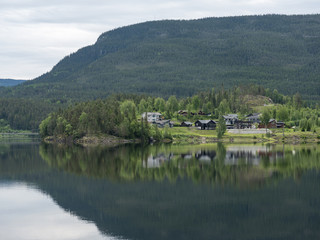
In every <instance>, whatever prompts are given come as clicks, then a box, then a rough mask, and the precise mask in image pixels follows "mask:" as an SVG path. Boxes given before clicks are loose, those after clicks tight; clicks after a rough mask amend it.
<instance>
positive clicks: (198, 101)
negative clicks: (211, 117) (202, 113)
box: [192, 95, 200, 112]
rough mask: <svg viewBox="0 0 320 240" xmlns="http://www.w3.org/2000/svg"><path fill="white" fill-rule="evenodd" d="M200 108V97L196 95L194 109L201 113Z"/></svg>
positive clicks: (193, 102) (193, 98) (193, 100)
mask: <svg viewBox="0 0 320 240" xmlns="http://www.w3.org/2000/svg"><path fill="white" fill-rule="evenodd" d="M199 107H200V99H199V96H198V95H195V96H193V97H192V108H193V110H195V111H196V112H197V111H199Z"/></svg>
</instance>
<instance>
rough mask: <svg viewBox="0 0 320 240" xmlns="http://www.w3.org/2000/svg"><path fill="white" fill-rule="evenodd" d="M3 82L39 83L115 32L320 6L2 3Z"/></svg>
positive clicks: (271, 2) (256, 1) (121, 0)
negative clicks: (64, 61) (164, 21)
mask: <svg viewBox="0 0 320 240" xmlns="http://www.w3.org/2000/svg"><path fill="white" fill-rule="evenodd" d="M0 6H1V8H0V25H1V31H0V56H1V58H0V64H1V65H0V78H6V77H10V78H28V79H30V78H34V77H37V76H39V75H41V74H42V73H44V72H46V71H49V70H50V69H51V68H52V67H53V66H54V65H55V64H56V63H57V62H58V61H59V60H60V59H62V58H63V57H64V56H66V55H68V54H70V53H71V52H74V51H76V50H77V49H79V48H81V47H84V46H86V45H90V44H93V43H94V42H95V40H96V39H97V38H98V36H99V35H100V34H101V33H103V32H106V31H108V30H111V29H113V28H117V27H121V26H125V25H131V24H134V23H138V22H144V21H150V20H161V19H196V18H203V17H219V16H239V15H253V14H267V13H277V14H311V13H319V11H320V2H319V1H318V0H306V1H301V0H299V1H298V0H292V1H289V0H163V1H158V0H157V1H155V0H130V1H129V0H108V1H103V0H48V1H42V0H0Z"/></svg>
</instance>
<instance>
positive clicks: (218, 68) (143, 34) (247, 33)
mask: <svg viewBox="0 0 320 240" xmlns="http://www.w3.org/2000/svg"><path fill="white" fill-rule="evenodd" d="M319 53H320V15H305V16H302V15H301V16H284V15H265V16H242V17H223V18H206V19H199V20H189V21H173V20H165V21H154V22H145V23H141V24H135V25H131V26H126V27H122V28H118V29H115V30H112V31H108V32H106V33H103V34H102V35H101V36H100V37H99V38H98V40H97V41H96V43H95V44H93V45H91V46H87V47H84V48H82V49H80V50H78V51H77V52H76V53H73V54H71V55H69V56H66V57H65V58H64V59H62V60H61V61H60V62H59V63H58V64H57V65H56V66H54V67H53V69H52V71H50V72H48V73H45V74H44V75H42V76H40V77H38V78H36V79H34V80H33V81H28V82H26V83H24V84H22V85H19V86H16V87H13V88H11V89H1V91H0V94H1V96H3V97H6V98H8V97H10V98H12V97H23V98H28V99H46V100H50V101H51V102H59V103H66V102H77V101H83V100H91V99H97V98H105V97H107V96H108V95H110V94H112V93H138V94H141V93H147V94H150V95H154V96H162V97H168V96H170V95H176V96H178V97H179V96H191V95H192V94H194V93H196V92H198V91H202V90H207V89H211V88H212V87H216V88H219V87H221V85H222V84H223V85H224V87H225V88H230V87H232V86H235V85H246V84H252V83H253V84H260V85H263V86H264V87H265V88H270V89H271V90H273V89H277V90H278V91H279V92H280V93H283V94H287V95H293V94H295V93H296V92H300V94H301V95H302V97H303V98H305V99H307V100H311V101H319V100H320V81H319V73H320V64H319V63H320V57H319V56H320V55H319Z"/></svg>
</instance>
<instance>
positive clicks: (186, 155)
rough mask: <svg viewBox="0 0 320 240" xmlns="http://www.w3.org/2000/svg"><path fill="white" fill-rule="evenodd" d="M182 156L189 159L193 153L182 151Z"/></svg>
mask: <svg viewBox="0 0 320 240" xmlns="http://www.w3.org/2000/svg"><path fill="white" fill-rule="evenodd" d="M180 157H181V158H183V159H186V160H188V159H191V158H192V153H182V154H180Z"/></svg>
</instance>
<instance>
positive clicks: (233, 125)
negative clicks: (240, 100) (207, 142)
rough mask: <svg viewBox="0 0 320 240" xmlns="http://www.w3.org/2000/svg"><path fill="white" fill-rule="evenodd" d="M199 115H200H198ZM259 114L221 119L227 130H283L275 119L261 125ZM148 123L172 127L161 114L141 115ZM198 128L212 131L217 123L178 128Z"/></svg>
mask: <svg viewBox="0 0 320 240" xmlns="http://www.w3.org/2000/svg"><path fill="white" fill-rule="evenodd" d="M199 115H200V114H199ZM260 115H261V114H260V113H252V114H249V115H247V116H246V119H245V120H240V119H239V118H238V115H237V114H228V115H224V116H223V118H224V120H225V123H226V127H227V129H250V128H256V126H257V125H258V128H266V127H267V128H283V127H284V123H283V122H279V121H276V120H275V119H270V121H269V123H268V124H267V126H265V125H264V124H262V123H261V121H260ZM146 117H147V121H148V122H149V123H152V124H156V125H157V126H158V127H160V128H163V127H165V126H168V127H173V124H174V123H173V122H172V121H171V120H165V119H164V118H163V117H162V115H161V113H158V112H146V113H143V114H142V118H146ZM192 126H195V127H198V128H199V129H201V130H214V129H216V126H217V122H216V121H214V120H197V121H196V122H195V123H192V122H188V121H185V122H182V123H181V124H180V127H192Z"/></svg>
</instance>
